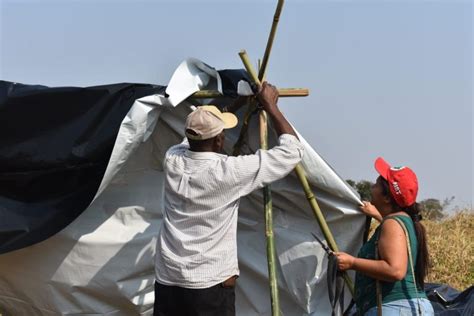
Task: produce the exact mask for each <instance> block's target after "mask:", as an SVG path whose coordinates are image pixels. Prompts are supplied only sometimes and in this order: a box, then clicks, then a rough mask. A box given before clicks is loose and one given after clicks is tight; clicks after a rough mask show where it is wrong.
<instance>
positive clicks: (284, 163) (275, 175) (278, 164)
mask: <svg viewBox="0 0 474 316" xmlns="http://www.w3.org/2000/svg"><path fill="white" fill-rule="evenodd" d="M278 141H279V145H278V146H275V147H273V148H272V149H270V150H261V149H260V150H258V151H257V152H256V153H255V154H254V155H246V156H238V157H229V159H232V162H231V165H232V167H233V170H234V179H235V181H236V183H235V185H236V186H237V187H238V189H239V195H240V196H245V195H247V194H249V193H250V192H252V191H254V190H256V189H259V188H262V187H264V186H265V185H267V184H269V183H271V182H274V181H276V180H279V179H282V178H284V177H285V176H286V175H288V174H289V173H290V172H291V171H292V170H293V169H294V168H295V167H296V165H297V164H298V163H299V162H300V161H301V159H302V158H303V153H304V148H303V144H301V142H300V141H299V140H298V138H296V137H295V136H293V135H290V134H283V135H281V136H280V137H279V139H278Z"/></svg>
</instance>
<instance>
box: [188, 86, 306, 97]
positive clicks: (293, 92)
mask: <svg viewBox="0 0 474 316" xmlns="http://www.w3.org/2000/svg"><path fill="white" fill-rule="evenodd" d="M278 94H279V97H307V96H308V95H309V89H307V88H280V89H278ZM189 98H193V99H211V98H212V99H214V98H226V96H225V95H223V94H221V93H220V92H219V91H217V90H201V91H197V92H195V93H194V94H192V95H191V96H189Z"/></svg>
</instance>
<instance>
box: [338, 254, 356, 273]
mask: <svg viewBox="0 0 474 316" xmlns="http://www.w3.org/2000/svg"><path fill="white" fill-rule="evenodd" d="M334 255H335V256H336V257H337V268H338V269H339V270H340V271H346V270H350V269H352V267H353V266H354V261H355V259H356V258H355V257H353V256H351V255H349V254H347V253H345V252H335V253H334Z"/></svg>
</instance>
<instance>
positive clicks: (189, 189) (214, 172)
mask: <svg viewBox="0 0 474 316" xmlns="http://www.w3.org/2000/svg"><path fill="white" fill-rule="evenodd" d="M302 153H303V147H302V145H301V144H300V142H299V141H298V140H297V138H296V137H294V136H292V135H288V134H285V135H282V136H281V137H280V145H279V146H276V147H274V148H272V149H271V150H268V151H258V152H257V153H256V154H255V155H248V156H238V157H229V156H226V155H222V154H218V153H214V152H193V151H191V150H189V149H188V144H187V142H183V143H182V144H180V145H177V146H173V147H172V148H170V150H169V151H168V152H167V153H166V158H165V162H164V169H165V173H166V176H165V196H164V203H165V205H164V212H163V215H164V219H163V225H162V228H161V231H160V236H159V239H158V245H157V252H158V251H159V252H161V256H157V262H156V274H157V280H158V282H160V283H163V284H165V285H177V286H182V287H186V288H206V287H210V286H213V285H215V284H218V283H220V282H222V281H223V280H225V279H227V278H228V277H229V276H232V275H238V274H239V269H238V264H237V242H236V230H237V213H238V207H239V201H240V197H242V196H245V195H247V194H249V193H250V192H252V191H253V190H255V189H258V188H261V187H263V186H264V185H266V184H268V183H270V182H273V181H275V180H278V179H280V178H282V177H284V176H285V175H286V174H288V173H289V172H290V171H291V170H292V169H293V168H294V166H295V165H296V164H297V163H298V162H299V161H300V159H301V157H302Z"/></svg>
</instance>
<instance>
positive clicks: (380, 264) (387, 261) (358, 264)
mask: <svg viewBox="0 0 474 316" xmlns="http://www.w3.org/2000/svg"><path fill="white" fill-rule="evenodd" d="M378 249H379V254H380V260H371V259H362V258H356V257H353V256H351V255H349V254H347V253H344V252H336V253H335V255H336V256H337V259H338V268H339V270H342V271H345V270H356V271H358V272H360V273H363V274H365V275H367V276H369V277H371V278H374V279H378V280H382V281H389V282H395V281H400V280H402V279H403V278H405V275H406V273H407V263H408V255H407V241H406V238H405V233H404V231H403V228H402V227H400V224H398V223H397V222H396V221H395V220H392V219H388V220H386V221H385V222H384V224H383V227H382V231H381V232H380V238H379V246H378Z"/></svg>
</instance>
